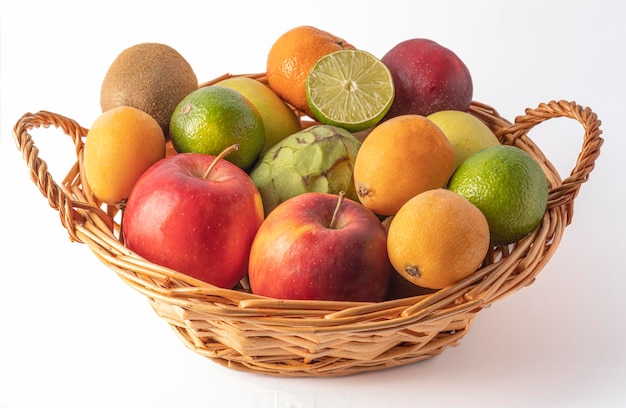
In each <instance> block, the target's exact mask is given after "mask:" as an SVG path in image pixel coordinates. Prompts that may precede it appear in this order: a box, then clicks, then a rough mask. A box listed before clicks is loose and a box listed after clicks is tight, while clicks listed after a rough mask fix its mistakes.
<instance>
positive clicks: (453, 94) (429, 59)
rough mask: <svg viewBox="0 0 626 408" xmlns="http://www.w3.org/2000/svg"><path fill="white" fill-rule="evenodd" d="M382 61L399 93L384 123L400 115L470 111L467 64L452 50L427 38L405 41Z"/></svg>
mask: <svg viewBox="0 0 626 408" xmlns="http://www.w3.org/2000/svg"><path fill="white" fill-rule="evenodd" d="M381 61H382V62H383V63H384V64H385V65H386V66H387V68H388V69H389V71H390V72H391V76H392V78H393V82H394V87H395V90H396V94H395V98H394V101H393V104H392V105H391V108H390V109H389V111H388V112H387V115H385V117H384V118H383V120H387V119H390V118H393V117H395V116H399V115H406V114H416V115H422V116H428V115H430V114H431V113H434V112H438V111H442V110H460V111H467V110H468V108H469V106H470V104H471V102H472V96H473V83H472V77H471V75H470V71H469V69H468V68H467V66H466V65H465V63H464V62H463V61H462V60H461V59H460V58H459V57H458V56H457V55H456V54H455V53H454V52H452V51H451V50H450V49H448V48H446V47H443V46H442V45H439V44H438V43H436V42H434V41H432V40H428V39H425V38H412V39H409V40H406V41H403V42H401V43H399V44H397V45H396V46H395V47H393V48H392V49H391V50H389V51H388V52H387V53H386V54H385V55H384V56H383V57H382V58H381Z"/></svg>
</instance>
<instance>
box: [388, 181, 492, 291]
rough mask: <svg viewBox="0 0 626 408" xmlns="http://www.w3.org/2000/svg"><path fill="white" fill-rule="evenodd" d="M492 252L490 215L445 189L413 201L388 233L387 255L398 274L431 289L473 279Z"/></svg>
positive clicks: (403, 207) (404, 208) (397, 216)
mask: <svg viewBox="0 0 626 408" xmlns="http://www.w3.org/2000/svg"><path fill="white" fill-rule="evenodd" d="M488 249H489V226H488V224H487V220H486V219H485V216H484V215H483V214H482V213H481V212H480V210H479V209H478V208H477V207H476V206H474V205H473V204H471V203H470V202H469V201H467V200H466V199H465V198H463V197H461V196H459V195H458V194H456V193H454V192H452V191H449V190H445V189H434V190H428V191H425V192H423V193H421V194H418V195H417V196H415V197H413V198H412V199H411V200H409V201H408V202H407V203H406V204H404V205H403V206H402V208H401V209H400V210H399V211H398V212H397V213H396V215H395V216H394V217H393V220H392V221H391V225H390V226H389V232H388V235H387V251H388V253H389V259H390V260H391V263H392V265H393V266H394V268H395V269H396V271H398V273H399V274H400V275H402V276H403V277H404V278H406V279H407V280H409V281H410V282H412V283H414V284H415V285H418V286H420V287H423V288H430V289H441V288H444V287H446V286H449V285H452V284H454V283H456V282H458V281H460V280H461V279H464V278H466V277H468V276H469V275H471V274H472V273H473V272H475V271H476V270H477V269H478V268H479V267H480V265H481V263H482V261H483V259H484V258H485V255H486V254H487V251H488Z"/></svg>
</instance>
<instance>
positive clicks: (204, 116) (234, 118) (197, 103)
mask: <svg viewBox="0 0 626 408" xmlns="http://www.w3.org/2000/svg"><path fill="white" fill-rule="evenodd" d="M170 139H171V141H172V145H173V146H174V149H175V150H176V152H177V153H187V152H194V153H204V154H209V155H214V156H217V155H218V154H220V153H221V152H222V151H223V150H224V149H226V148H227V147H229V146H231V145H234V144H238V145H239V150H237V151H235V152H233V153H231V154H229V155H228V156H226V160H228V161H230V162H231V163H233V164H235V165H237V166H239V167H240V168H242V169H243V170H248V169H249V168H250V167H252V165H253V164H254V162H255V161H256V159H257V157H258V156H259V154H260V153H261V149H263V145H264V143H265V129H264V126H263V119H262V118H261V115H260V114H259V111H258V110H257V109H256V108H255V107H254V105H253V104H252V103H251V102H250V101H249V100H248V99H247V98H246V97H244V96H243V95H242V94H241V93H240V92H238V91H236V90H234V89H230V88H226V87H222V86H206V87H202V88H199V89H196V90H195V91H193V92H191V93H190V94H188V95H187V96H186V97H185V98H183V100H182V101H180V103H179V104H178V106H176V109H174V113H173V114H172V118H171V120H170Z"/></svg>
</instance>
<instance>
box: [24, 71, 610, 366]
mask: <svg viewBox="0 0 626 408" xmlns="http://www.w3.org/2000/svg"><path fill="white" fill-rule="evenodd" d="M250 76H252V77H254V78H257V79H259V80H261V81H263V76H262V75H261V74H260V75H250ZM223 78H224V77H220V78H217V79H216V80H214V81H211V82H209V83H206V84H204V85H208V84H211V83H214V82H216V81H218V80H220V79H223ZM470 112H471V113H472V114H473V115H475V116H476V117H478V118H480V119H481V120H482V121H483V122H485V123H486V124H487V125H488V126H489V127H490V128H491V129H492V130H494V132H495V133H496V135H497V136H498V138H499V139H500V141H501V142H502V143H503V144H508V145H514V146H517V147H519V148H521V149H523V150H525V151H526V152H528V153H530V154H531V155H532V156H533V157H535V158H536V159H537V161H538V162H539V163H540V164H541V166H542V168H543V170H544V172H545V174H546V177H547V179H548V182H549V185H550V194H549V201H548V209H547V210H546V213H545V215H544V217H543V220H542V222H541V224H540V225H539V226H538V227H537V228H536V230H535V231H533V232H532V233H531V234H530V235H529V236H527V237H526V238H524V239H522V240H521V241H519V242H517V243H515V244H511V245H508V246H504V247H494V248H492V249H491V250H490V252H489V254H488V256H487V258H486V260H485V263H484V265H483V267H481V269H479V270H478V271H477V272H476V273H474V274H473V275H471V276H469V277H468V278H466V279H464V280H463V281H461V282H458V283H456V284H454V285H452V286H449V287H447V288H444V289H441V290H439V291H436V292H434V293H430V294H425V295H421V296H413V297H410V298H401V299H393V300H388V301H385V302H380V303H350V302H328V301H291V300H276V299H267V298H263V297H260V296H256V295H253V294H250V293H248V292H246V291H245V290H244V289H243V288H235V289H233V290H229V289H220V288H216V287H213V286H210V285H207V284H205V283H202V282H199V281H197V280H195V279H193V278H190V277H188V276H185V275H182V274H180V273H177V272H175V271H172V270H170V269H167V268H163V267H160V266H158V265H155V264H152V263H150V262H148V261H146V260H144V259H142V258H140V257H138V256H137V255H136V254H134V253H132V252H131V251H129V250H128V249H127V248H126V247H125V246H124V244H123V242H122V238H121V237H120V231H121V219H122V211H121V210H120V209H119V208H116V207H113V206H106V205H102V204H101V203H99V202H98V201H97V200H95V198H94V197H93V195H92V193H91V191H90V189H89V186H88V185H87V183H86V182H85V179H84V175H83V171H82V170H83V165H82V160H83V147H84V145H83V143H84V136H85V135H86V134H87V129H85V128H83V127H82V126H80V125H79V124H78V123H77V122H75V121H74V120H72V119H69V118H67V117H64V116H62V115H59V114H55V113H51V112H46V111H41V112H38V113H35V114H30V113H27V114H25V115H24V116H23V117H22V118H20V119H19V121H18V122H17V124H16V125H15V128H14V136H15V139H16V142H17V145H18V148H19V149H20V150H21V151H22V154H23V157H24V160H25V161H26V164H27V166H28V168H29V170H30V175H31V178H32V180H33V182H34V183H35V184H36V185H37V187H38V188H39V190H40V191H41V193H42V194H43V195H44V196H45V197H46V198H47V199H48V202H49V204H50V206H51V207H52V208H54V209H56V210H57V211H58V212H59V216H60V219H61V223H62V225H63V227H64V228H66V229H67V231H68V233H69V237H70V239H71V240H73V241H76V242H80V243H84V244H85V245H87V246H88V247H89V248H90V249H91V250H92V251H93V253H94V254H95V255H96V256H97V257H98V258H99V259H100V261H101V262H102V263H104V264H105V265H107V266H108V267H109V268H111V269H112V270H113V271H115V272H116V273H117V274H118V276H119V277H120V278H121V279H122V280H123V281H124V282H126V283H127V284H128V285H129V286H131V287H132V288H134V289H135V290H137V291H138V292H140V293H141V294H143V295H144V296H145V297H146V298H147V299H148V301H149V302H150V304H151V305H152V307H153V308H154V310H155V311H156V313H157V314H158V315H159V316H160V317H161V318H162V319H163V320H164V321H165V322H167V323H168V324H169V325H170V326H171V327H172V328H173V330H174V332H175V333H176V334H177V335H178V336H179V338H180V339H181V340H182V342H183V343H184V344H185V345H186V346H187V347H189V348H190V349H192V350H194V351H195V352H197V353H198V354H200V355H203V356H205V357H207V358H210V359H212V360H213V361H215V362H218V363H220V364H222V365H225V366H228V367H231V368H234V369H238V370H242V371H251V372H257V373H265V374H270V375H277V376H340V375H348V374H354V373H359V372H364V371H372V370H380V369H385V368H388V367H394V366H398V365H403V364H409V363H413V362H417V361H421V360H425V359H428V358H430V357H433V356H435V355H438V354H440V353H441V352H443V350H444V349H445V348H446V347H448V346H455V345H457V344H458V342H459V341H460V340H461V339H462V338H463V337H464V336H465V334H466V333H467V331H468V330H469V328H470V326H471V323H472V321H473V319H474V317H475V316H476V314H477V313H478V312H479V311H480V310H481V309H482V308H484V307H487V306H489V305H490V304H492V303H493V302H495V301H498V300H500V299H502V298H504V297H506V296H508V295H510V294H512V293H514V292H516V291H517V290H519V289H521V288H523V287H525V286H528V285H530V284H531V283H532V282H533V281H534V279H535V277H536V276H537V274H538V273H539V272H540V271H541V270H542V268H543V267H544V266H545V264H546V263H547V262H548V261H549V260H550V258H551V257H552V255H553V253H554V251H555V250H556V249H557V247H558V244H559V242H560V240H561V237H562V236H563V233H564V230H565V228H566V226H567V225H568V224H569V223H570V222H571V221H572V216H573V203H574V199H575V198H576V196H577V194H578V192H579V189H580V186H581V184H582V183H584V182H585V181H587V179H588V177H589V174H590V173H591V171H592V170H593V168H594V163H595V161H596V159H597V157H598V155H599V153H600V147H601V145H602V142H603V139H602V138H601V137H600V135H601V131H600V127H599V126H600V121H599V120H598V119H597V116H596V115H595V113H593V112H592V111H591V110H590V109H589V108H583V107H581V106H579V105H577V104H576V103H574V102H566V101H552V102H550V103H546V104H540V105H539V106H538V107H537V108H536V109H527V110H526V112H525V114H524V115H522V116H519V117H518V118H517V119H516V120H515V122H514V123H511V122H508V121H507V120H505V119H503V118H502V117H501V116H500V115H499V114H498V112H497V111H495V110H494V109H493V108H491V107H490V106H488V105H485V104H482V103H479V102H474V103H472V106H471V108H470ZM556 117H567V118H571V119H574V120H576V121H578V122H579V123H580V124H581V125H582V128H583V140H582V149H581V152H580V154H579V156H578V158H577V161H576V165H575V167H574V169H573V170H572V172H571V174H570V175H569V176H568V177H567V178H565V179H564V180H561V178H560V176H559V174H558V173H557V171H556V170H555V169H554V167H553V166H552V164H551V163H550V162H549V160H548V159H547V158H546V157H545V156H544V155H543V153H542V152H541V150H540V149H539V148H538V147H537V146H536V145H535V144H534V143H533V141H532V140H531V139H530V138H529V137H528V135H527V134H528V132H529V130H530V129H532V128H533V127H534V126H536V125H538V124H540V123H542V122H544V121H546V120H549V119H551V118H556ZM304 125H305V126H306V125H307V123H304ZM50 126H52V127H56V128H59V129H60V130H62V131H63V133H65V134H67V135H68V136H70V137H71V138H72V140H73V142H74V145H75V147H76V156H77V160H76V163H74V165H73V166H72V167H71V169H70V171H69V172H68V174H67V176H66V177H65V179H63V181H62V182H61V183H59V184H57V183H56V182H55V181H54V180H53V178H52V176H51V175H50V173H49V172H48V170H47V165H46V163H45V161H43V160H42V159H40V158H39V151H38V149H37V148H36V147H35V145H34V142H33V140H32V137H31V134H30V133H29V132H30V131H31V130H32V129H35V128H42V127H44V128H47V127H50Z"/></svg>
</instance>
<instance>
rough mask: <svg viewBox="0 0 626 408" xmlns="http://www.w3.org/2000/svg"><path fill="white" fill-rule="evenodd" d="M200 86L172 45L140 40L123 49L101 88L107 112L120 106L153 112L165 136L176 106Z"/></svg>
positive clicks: (104, 108)
mask: <svg viewBox="0 0 626 408" xmlns="http://www.w3.org/2000/svg"><path fill="white" fill-rule="evenodd" d="M196 88H198V80H197V78H196V74H195V73H194V71H193V69H192V68H191V65H189V63H188V62H187V60H185V58H183V56H182V55H180V53H179V52H178V51H176V50H175V49H173V48H172V47H170V46H168V45H165V44H159V43H140V44H136V45H133V46H132V47H129V48H127V49H125V50H123V51H122V52H121V53H120V54H119V55H118V56H117V57H116V58H115V60H114V61H113V63H112V64H111V66H110V67H109V69H108V71H107V73H106V75H105V77H104V80H103V81H102V87H101V90H100V106H101V108H102V111H103V112H105V111H107V110H109V109H111V108H115V107H118V106H124V105H128V106H134V107H135V108H138V109H141V110H143V111H144V112H146V113H148V114H150V115H152V117H154V118H155V119H156V120H157V122H159V125H161V129H163V133H164V134H165V136H166V137H167V136H168V132H169V123H170V117H171V116H172V112H174V108H176V105H178V102H180V100H181V99H183V98H184V97H185V96H186V95H187V94H188V93H190V92H192V91H193V90H195V89H196Z"/></svg>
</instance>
